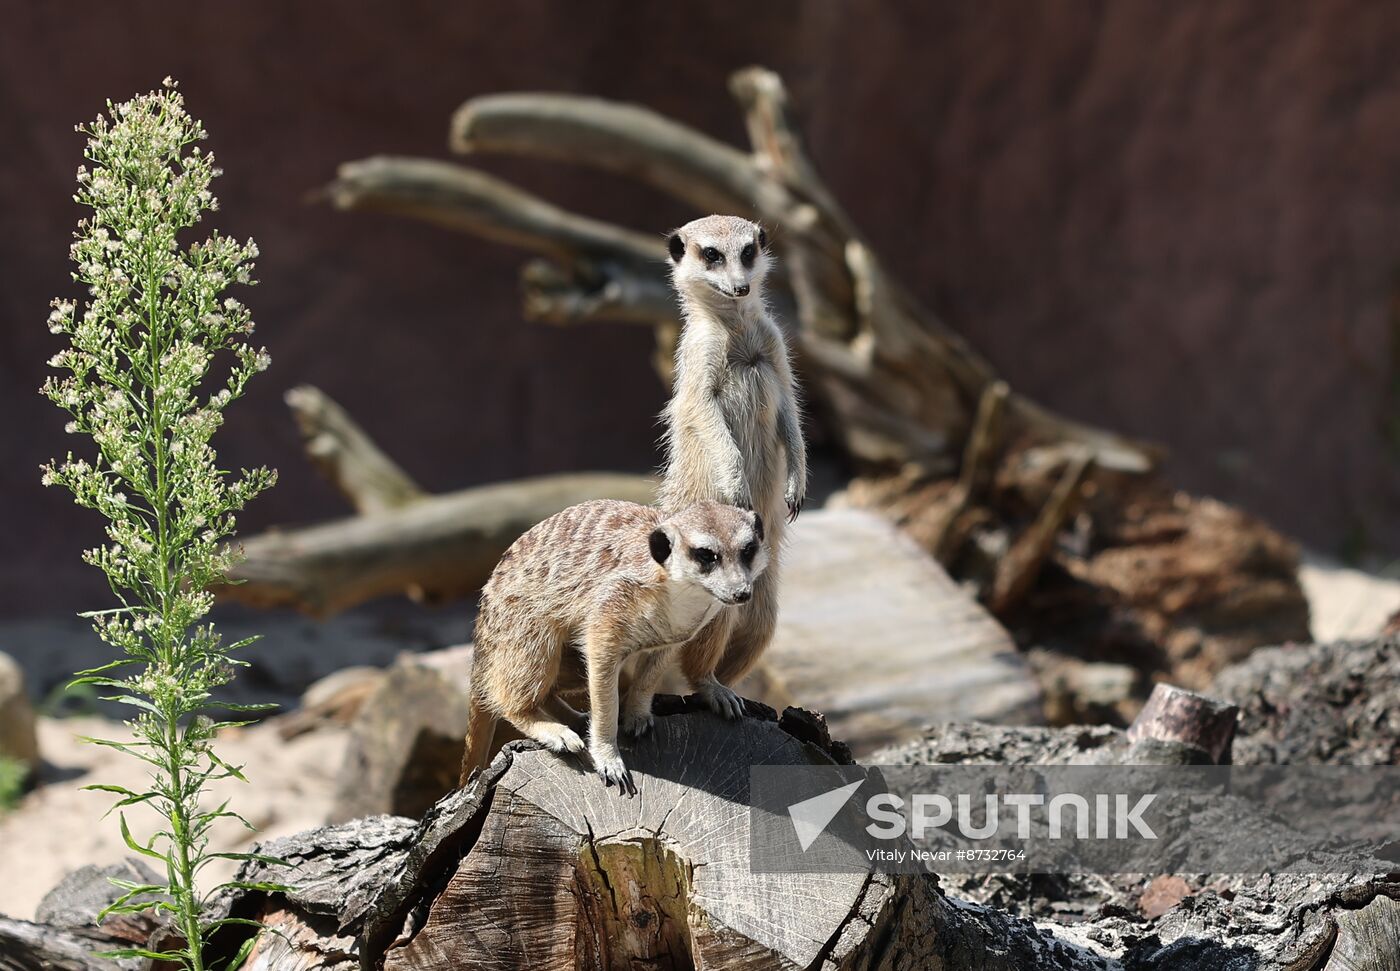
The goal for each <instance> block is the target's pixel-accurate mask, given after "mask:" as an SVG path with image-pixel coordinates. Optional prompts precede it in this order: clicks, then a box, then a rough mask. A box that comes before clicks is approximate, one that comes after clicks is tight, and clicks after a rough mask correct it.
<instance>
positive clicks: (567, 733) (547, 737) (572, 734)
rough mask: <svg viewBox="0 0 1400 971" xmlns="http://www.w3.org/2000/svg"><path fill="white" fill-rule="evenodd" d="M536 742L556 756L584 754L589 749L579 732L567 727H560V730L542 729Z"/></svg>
mask: <svg viewBox="0 0 1400 971" xmlns="http://www.w3.org/2000/svg"><path fill="white" fill-rule="evenodd" d="M536 741H538V742H539V743H540V744H541V745H543V746H544V747H545V748H547V749H549V750H550V751H551V752H553V753H554V754H555V755H567V754H569V753H576V752H582V751H583V750H584V749H585V748H587V747H588V746H587V745H585V744H584V742H583V739H582V738H580V737H579V734H578V732H576V731H574V730H573V729H572V728H570V727H569V726H567V725H560V726H559V727H558V728H546V729H542V730H541V731H540V734H539V736H538V737H537V739H536Z"/></svg>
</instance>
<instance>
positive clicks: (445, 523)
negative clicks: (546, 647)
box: [217, 473, 655, 616]
mask: <svg viewBox="0 0 1400 971" xmlns="http://www.w3.org/2000/svg"><path fill="white" fill-rule="evenodd" d="M654 491H655V482H654V481H653V480H652V479H649V478H647V477H645V476H636V475H620V474H612V473H578V474H569V475H551V476H541V477H539V478H533V479H521V480H519V481H516V482H508V483H502V484H499V485H488V486H478V487H476V488H471V489H463V490H460V491H458V492H451V493H447V494H445V495H440V496H429V497H427V498H424V499H419V500H417V501H416V502H413V503H410V504H409V505H407V506H403V507H400V508H398V509H389V510H385V511H383V512H380V513H378V514H376V515H373V516H353V517H350V518H348V519H342V520H337V521H334V522H328V523H322V524H320V525H317V526H307V527H304V528H300V529H289V530H285V531H280V530H274V531H271V532H267V533H263V534H261V535H259V536H255V537H253V538H251V539H249V540H246V541H245V542H244V544H243V549H244V554H245V556H244V559H243V561H242V562H241V563H239V564H238V565H237V566H236V567H234V568H233V570H232V571H230V573H229V580H230V581H232V582H231V583H229V584H226V585H223V586H221V587H219V588H218V590H217V592H218V594H219V596H220V597H222V598H224V599H227V600H235V601H238V602H240V603H246V604H251V605H253V606H256V607H293V608H296V609H298V610H302V611H305V612H307V613H309V614H315V615H318V616H324V615H326V614H331V613H335V612H336V611H339V610H344V609H345V608H347V607H351V606H354V605H355V604H358V603H363V602H364V601H366V600H371V599H373V598H375V597H381V596H385V595H388V594H395V593H407V594H409V595H410V596H414V597H418V598H424V599H430V600H437V599H443V598H448V597H454V596H465V595H466V594H469V593H471V592H472V591H474V590H476V589H477V588H479V587H480V586H481V585H482V584H483V583H485V582H486V578H487V577H488V576H490V575H491V570H492V568H494V567H495V565H496V561H497V559H499V558H500V555H501V554H502V553H504V552H505V550H506V548H507V547H508V546H510V544H511V543H513V542H514V541H515V540H516V538H517V537H518V536H520V534H521V533H523V532H525V531H526V530H527V529H529V528H530V527H531V526H534V525H535V524H536V523H538V522H540V521H541V520H543V519H547V518H548V517H550V516H552V515H554V514H555V513H557V512H559V511H560V510H562V509H565V508H567V507H569V506H572V505H574V504H575V503H579V502H585V501H587V500H589V499H599V498H612V499H627V500H630V501H632V502H642V503H649V502H651V501H652V499H653V497H654Z"/></svg>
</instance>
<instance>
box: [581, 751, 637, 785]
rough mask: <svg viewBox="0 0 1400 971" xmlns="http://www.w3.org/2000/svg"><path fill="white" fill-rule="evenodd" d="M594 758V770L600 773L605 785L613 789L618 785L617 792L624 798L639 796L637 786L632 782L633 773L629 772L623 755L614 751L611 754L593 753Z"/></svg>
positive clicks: (599, 776)
mask: <svg viewBox="0 0 1400 971" xmlns="http://www.w3.org/2000/svg"><path fill="white" fill-rule="evenodd" d="M590 754H591V755H592V758H593V768H594V769H595V770H596V771H597V773H598V778H600V779H602V780H603V785H605V786H608V787H609V788H611V787H612V785H613V783H616V784H617V791H618V792H620V793H622V795H624V796H635V795H636V794H637V784H636V783H635V782H633V781H632V773H631V772H629V771H628V770H627V765H626V763H624V762H623V761H622V753H620V752H618V751H617V750H616V749H613V750H612V751H611V752H601V751H598V752H591V753H590Z"/></svg>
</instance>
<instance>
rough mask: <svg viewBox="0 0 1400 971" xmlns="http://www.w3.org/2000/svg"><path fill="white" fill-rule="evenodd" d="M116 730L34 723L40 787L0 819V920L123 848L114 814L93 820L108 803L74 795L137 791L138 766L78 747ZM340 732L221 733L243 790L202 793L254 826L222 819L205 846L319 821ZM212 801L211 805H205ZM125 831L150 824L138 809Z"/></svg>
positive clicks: (216, 870) (224, 874)
mask: <svg viewBox="0 0 1400 971" xmlns="http://www.w3.org/2000/svg"><path fill="white" fill-rule="evenodd" d="M124 733H125V729H124V728H123V727H122V726H121V725H120V724H118V723H113V722H108V721H105V720H103V719H99V718H66V719H60V720H55V719H50V718H44V719H40V722H39V748H40V751H42V752H43V753H44V757H45V759H46V761H47V762H48V763H49V767H48V769H47V771H46V773H45V776H46V777H47V778H48V779H49V780H50V781H49V782H48V784H46V785H42V786H40V787H38V788H37V789H35V790H34V791H33V792H31V793H30V794H29V795H28V796H26V797H25V799H24V801H23V802H22V803H21V804H20V806H19V807H18V808H17V809H16V810H14V811H13V812H11V813H7V814H5V815H3V816H0V847H3V848H4V851H3V854H0V913H3V914H7V915H9V916H11V917H20V918H25V919H32V918H33V916H34V908H35V906H36V905H37V904H38V903H39V900H40V898H42V897H43V896H44V894H45V893H47V892H48V891H49V889H50V888H52V887H53V886H54V885H55V884H56V883H58V881H59V880H61V879H62V878H63V877H64V876H65V875H66V874H68V873H69V872H70V871H72V870H75V869H77V868H78V867H80V866H82V865H83V864H85V863H97V864H105V863H114V862H116V861H118V860H121V859H123V858H125V857H127V856H130V855H132V854H131V851H130V850H128V849H127V848H126V846H125V845H124V844H123V843H122V839H121V833H120V831H119V830H118V828H117V819H116V816H115V815H113V816H109V817H107V818H106V819H105V820H104V819H101V818H100V817H101V816H102V814H103V813H104V812H106V811H107V808H108V807H109V806H110V805H111V803H112V797H111V796H109V795H108V794H106V793H101V792H84V791H82V789H81V788H80V787H81V786H83V785H86V784H88V783H91V782H103V783H115V784H117V785H124V786H127V787H128V788H131V789H135V790H138V791H139V790H140V789H142V788H144V786H143V785H142V783H143V782H144V781H145V766H144V765H143V764H142V763H139V762H137V761H136V760H134V759H132V758H130V757H128V756H126V755H123V754H121V753H120V752H116V751H114V750H112V749H109V748H104V747H101V746H97V745H90V744H87V743H84V742H81V741H79V740H78V738H77V736H79V735H92V736H98V737H105V738H113V739H120V738H121V737H122V735H123V734H124ZM345 738H346V733H345V730H344V729H343V728H326V729H322V730H318V731H315V732H311V733H309V734H306V735H302V736H301V737H300V738H296V739H292V740H291V741H284V740H283V739H282V738H281V736H280V735H278V733H277V728H276V724H275V723H264V724H261V725H257V726H253V727H251V728H247V729H242V730H237V731H230V732H227V733H226V734H225V737H222V738H221V740H220V743H219V752H220V754H221V755H222V757H223V758H225V759H227V760H228V761H230V762H232V763H233V764H234V765H240V764H241V765H243V766H244V772H245V774H246V775H247V776H248V779H249V782H250V783H251V784H250V785H244V784H243V783H241V782H238V781H237V780H232V779H230V780H225V781H223V782H220V783H216V784H215V785H214V786H212V787H211V789H212V795H211V798H213V799H220V800H221V799H223V798H225V797H228V798H230V799H232V800H233V803H232V808H234V809H236V810H238V811H239V812H241V813H242V814H243V815H244V816H245V817H246V818H247V820H248V821H249V822H250V823H252V824H253V825H254V826H255V827H257V829H258V833H257V834H256V835H255V834H252V833H249V832H248V831H247V830H246V829H244V828H243V827H242V826H241V825H239V824H238V823H237V822H236V821H233V820H224V821H223V825H220V826H219V827H217V828H216V829H215V831H214V838H213V840H212V841H211V844H212V848H213V849H216V850H235V849H244V850H246V849H248V847H249V845H250V844H251V842H252V841H253V840H256V839H260V838H267V837H275V836H285V835H288V834H291V833H296V832H300V831H301V830H305V829H310V828H312V827H315V826H320V825H321V824H323V823H324V822H325V820H326V814H327V812H328V811H329V809H330V803H331V797H332V794H333V792H334V787H335V776H336V773H337V771H338V770H339V768H340V764H341V759H342V756H343V754H344V749H345ZM213 804H214V803H211V805H213ZM127 813H128V815H127V822H128V825H129V826H130V827H131V830H132V834H133V835H135V836H137V838H138V839H139V838H141V834H143V833H149V832H152V831H154V830H155V829H156V828H157V827H156V826H155V825H154V823H155V821H156V819H157V817H156V815H155V813H154V812H152V811H151V810H149V809H147V808H146V807H142V806H137V807H132V808H130V809H128V810H127ZM233 869H234V866H233V864H231V863H229V864H225V861H217V862H216V863H214V864H211V865H210V866H209V867H208V868H207V869H206V870H205V871H204V873H205V876H204V877H203V879H202V881H201V886H202V887H203V888H209V887H213V886H215V885H216V884H217V883H218V882H219V881H221V880H226V879H228V878H229V877H230V876H231V875H232V872H233Z"/></svg>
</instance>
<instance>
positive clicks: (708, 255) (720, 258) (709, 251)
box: [700, 246, 724, 263]
mask: <svg viewBox="0 0 1400 971" xmlns="http://www.w3.org/2000/svg"><path fill="white" fill-rule="evenodd" d="M700 255H701V256H703V257H705V262H706V263H723V262H724V254H723V253H721V252H720V251H719V250H717V249H715V248H714V247H713V246H706V247H705V248H704V249H702V250H701V251H700Z"/></svg>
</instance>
